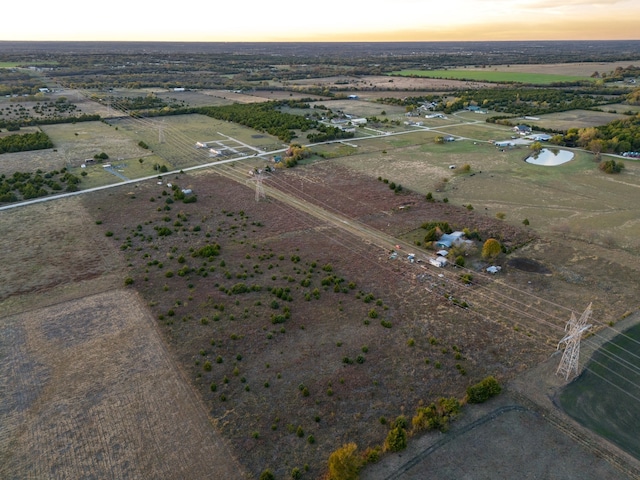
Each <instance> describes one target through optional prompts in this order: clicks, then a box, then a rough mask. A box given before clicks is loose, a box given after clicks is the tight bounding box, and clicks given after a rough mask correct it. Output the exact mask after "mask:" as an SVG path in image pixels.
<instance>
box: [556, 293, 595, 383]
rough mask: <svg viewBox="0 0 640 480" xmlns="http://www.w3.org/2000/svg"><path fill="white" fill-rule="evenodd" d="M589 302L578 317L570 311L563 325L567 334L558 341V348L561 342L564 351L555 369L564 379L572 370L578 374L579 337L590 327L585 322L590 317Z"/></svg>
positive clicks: (566, 378) (567, 377)
mask: <svg viewBox="0 0 640 480" xmlns="http://www.w3.org/2000/svg"><path fill="white" fill-rule="evenodd" d="M591 312H592V311H591V304H589V306H588V307H587V308H586V310H585V311H584V312H582V315H580V318H579V319H576V316H575V315H574V314H573V312H572V313H571V319H570V320H569V322H568V323H567V326H566V327H565V329H564V330H565V332H567V334H566V335H565V336H564V338H563V339H562V340H560V342H558V350H559V349H560V345H561V344H563V343H564V344H565V347H564V353H563V354H562V359H561V360H560V365H558V370H556V375H562V376H564V379H565V380H569V376H570V375H571V373H572V372H573V373H574V375H578V357H579V356H580V339H581V338H582V334H583V333H584V332H585V331H586V330H588V329H589V328H591V325H587V322H588V321H589V319H590V318H591Z"/></svg>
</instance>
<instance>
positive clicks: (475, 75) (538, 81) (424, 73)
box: [390, 70, 591, 85]
mask: <svg viewBox="0 0 640 480" xmlns="http://www.w3.org/2000/svg"><path fill="white" fill-rule="evenodd" d="M390 75H399V76H403V77H411V76H415V77H427V78H446V79H452V80H476V81H481V82H507V83H528V84H533V85H550V84H552V83H560V82H578V81H584V80H591V78H590V77H582V76H575V75H554V74H550V73H524V72H498V71H493V70H488V71H485V70H399V71H395V72H391V73H390Z"/></svg>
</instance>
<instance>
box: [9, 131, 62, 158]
mask: <svg viewBox="0 0 640 480" xmlns="http://www.w3.org/2000/svg"><path fill="white" fill-rule="evenodd" d="M45 148H53V142H52V141H51V139H50V138H49V137H48V136H47V134H46V133H44V132H35V133H24V134H15V135H9V136H6V137H3V138H0V154H2V153H13V152H27V151H30V150H44V149H45Z"/></svg>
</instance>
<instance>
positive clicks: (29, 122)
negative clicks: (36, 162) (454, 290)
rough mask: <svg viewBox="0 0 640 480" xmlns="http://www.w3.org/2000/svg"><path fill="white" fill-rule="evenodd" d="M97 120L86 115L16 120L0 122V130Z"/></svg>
mask: <svg viewBox="0 0 640 480" xmlns="http://www.w3.org/2000/svg"><path fill="white" fill-rule="evenodd" d="M98 120H100V115H87V114H82V115H78V116H74V117H54V118H22V119H18V120H0V128H6V129H7V130H19V129H20V127H34V126H36V125H57V124H59V123H78V122H95V121H98ZM45 148H49V147H45Z"/></svg>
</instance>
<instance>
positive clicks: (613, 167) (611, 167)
mask: <svg viewBox="0 0 640 480" xmlns="http://www.w3.org/2000/svg"><path fill="white" fill-rule="evenodd" d="M598 168H599V169H600V170H601V171H603V172H604V173H620V171H621V170H622V169H623V168H624V162H623V161H621V160H618V161H617V162H616V161H615V160H602V161H601V162H600V163H599V164H598Z"/></svg>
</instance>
